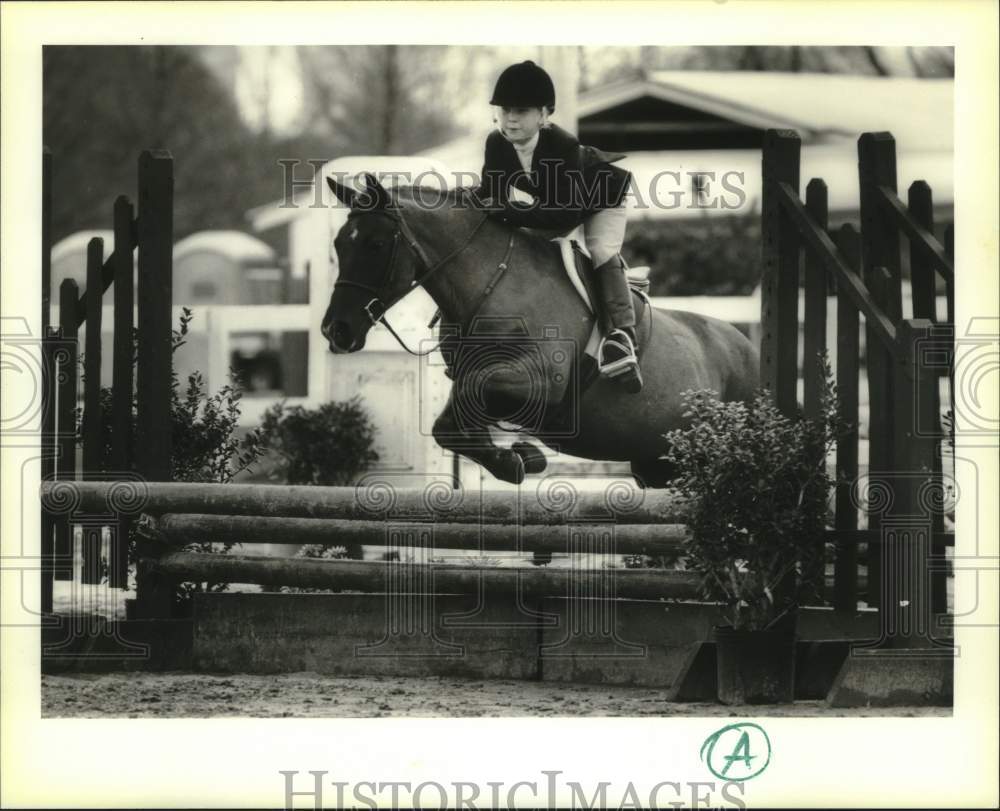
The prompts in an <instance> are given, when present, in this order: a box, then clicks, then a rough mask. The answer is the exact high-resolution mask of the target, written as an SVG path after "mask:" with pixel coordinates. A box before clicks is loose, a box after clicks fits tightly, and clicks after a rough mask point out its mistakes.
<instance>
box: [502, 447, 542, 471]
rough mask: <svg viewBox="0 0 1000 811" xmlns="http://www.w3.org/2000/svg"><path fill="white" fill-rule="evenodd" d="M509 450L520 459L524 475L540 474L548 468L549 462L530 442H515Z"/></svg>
mask: <svg viewBox="0 0 1000 811" xmlns="http://www.w3.org/2000/svg"><path fill="white" fill-rule="evenodd" d="M510 449H511V450H512V451H514V452H515V453H516V454H517V455H518V456H520V457H521V461H522V462H523V463H524V472H525V473H541V472H542V471H543V470H545V468H546V467H548V464H549V460H548V459H546V458H545V454H544V453H542V452H541V451H540V450H538V448H536V447H535V446H534V445H532V444H531V443H530V442H515V443H514V444H513V445H511V446H510Z"/></svg>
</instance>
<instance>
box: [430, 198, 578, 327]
mask: <svg viewBox="0 0 1000 811" xmlns="http://www.w3.org/2000/svg"><path fill="white" fill-rule="evenodd" d="M469 214H470V216H467V217H462V216H459V215H455V214H453V215H451V217H448V218H445V217H444V216H442V215H435V214H433V213H431V212H420V213H419V214H418V216H417V217H413V218H411V221H412V225H411V227H413V229H414V232H415V236H417V238H418V240H419V241H420V244H421V246H423V247H424V248H425V250H426V251H427V253H428V254H429V256H430V259H431V261H432V262H435V261H439V260H440V259H441V258H442V257H445V256H449V255H451V254H452V253H453V252H455V251H457V250H458V249H459V248H460V247H462V245H463V242H464V241H465V240H466V239H468V237H469V235H470V234H471V233H472V231H473V229H475V227H476V225H477V223H478V222H479V220H478V217H479V216H480V215H478V214H476V213H473V212H471V211H470V212H469ZM513 238H514V244H513V250H512V252H511V253H510V255H509V256H508V248H509V246H510V240H511V232H510V229H509V228H508V227H505V226H502V225H500V224H499V223H496V222H493V221H488V222H485V223H483V224H482V226H481V227H480V229H479V230H478V231H477V232H476V234H475V236H474V237H473V238H472V241H471V242H469V244H468V245H465V247H464V248H463V249H462V250H461V251H460V252H459V253H458V254H457V255H455V256H454V258H453V259H451V260H450V261H449V262H447V264H445V265H444V266H443V267H441V268H438V269H436V270H434V272H433V273H431V274H430V275H429V276H428V277H427V278H426V279H425V280H424V281H423V283H422V284H423V287H424V289H425V290H426V291H427V293H428V294H429V295H430V296H431V298H433V299H434V302H435V304H437V306H438V307H439V308H440V310H441V313H442V316H443V319H444V321H445V322H446V323H453V324H461V325H464V326H466V327H468V326H469V325H471V322H472V320H473V318H474V317H475V316H476V315H477V314H478V313H479V311H480V308H481V307H483V305H484V304H486V301H487V300H486V299H484V294H485V293H486V290H487V287H488V286H489V285H490V284H491V283H492V282H495V281H496V279H497V275H498V270H499V266H500V263H501V262H507V263H508V265H509V267H508V270H507V271H505V273H504V278H502V279H501V280H500V282H499V287H501V288H504V290H503V291H502V292H500V295H501V296H502V298H503V300H504V302H505V304H507V305H508V306H509V307H510V308H511V310H512V311H514V310H518V312H511V313H510V314H511V315H517V316H523V317H526V318H528V317H529V316H530V315H531V314H532V313H535V314H537V313H538V312H539V311H544V312H546V313H547V316H546V317H547V318H551V315H552V313H553V312H554V310H553V305H554V304H555V303H556V302H555V301H554V300H553V297H555V298H556V299H559V300H562V301H564V302H568V303H569V307H570V308H571V310H572V309H573V307H574V304H575V305H578V306H579V309H580V311H581V314H584V313H585V310H586V308H585V306H584V305H583V303H582V302H581V301H579V300H578V297H577V296H576V293H575V290H574V289H573V286H572V284H571V283H570V281H569V279H567V278H566V274H565V273H564V272H563V271H562V268H561V260H560V259H559V258H558V254H557V252H556V251H553V250H551V249H550V246H549V245H548V244H547V243H546V242H543V241H541V240H538V239H536V238H532V237H529V236H528V235H526V234H524V233H523V232H520V231H515V233H514V235H513ZM515 275H516V276H518V277H519V278H518V279H517V281H516V282H515V281H513V280H512V278H511V277H512V276H515ZM510 285H515V287H514V290H513V292H514V295H513V296H511V292H512V290H511V288H510V287H509V286H510ZM541 291H545V292H544V293H542V292H541ZM496 296H497V294H496V293H491V294H490V296H489V297H490V298H491V299H493V298H495V297H496ZM540 296H541V297H543V298H544V300H543V301H540V300H539V298H540ZM518 299H521V304H523V306H521V307H519V306H518Z"/></svg>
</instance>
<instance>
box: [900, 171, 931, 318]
mask: <svg viewBox="0 0 1000 811" xmlns="http://www.w3.org/2000/svg"><path fill="white" fill-rule="evenodd" d="M907 200H908V203H909V213H910V217H912V218H913V219H914V220H915V221H916V222H917V223H918V224H919V225H920V227H921V228H923V229H926V230H929V231H931V232H933V230H934V203H933V200H932V198H931V188H930V186H928V185H927V184H926V183H924V181H922V180H918V181H916V182H914V183H912V184H911V185H910V189H909V192H908V194H907ZM910 285H911V287H912V290H913V317H914V318H927V319H929V320H930V321H934V322H936V321H937V320H938V319H937V313H936V312H935V303H936V301H937V291H936V287H937V286H936V284H935V275H934V267H933V266H932V265H931V264H930V263H929V262H928V261H927V257H926V256H925V255H924V254H923V253H922V252H921V251H920V250H918V248H917V242H916V240H914V238H913V237H911V238H910Z"/></svg>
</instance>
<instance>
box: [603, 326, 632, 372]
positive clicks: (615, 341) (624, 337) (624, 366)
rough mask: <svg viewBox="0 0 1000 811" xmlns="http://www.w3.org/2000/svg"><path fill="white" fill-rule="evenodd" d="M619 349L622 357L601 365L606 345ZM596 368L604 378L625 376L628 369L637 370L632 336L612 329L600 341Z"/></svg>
mask: <svg viewBox="0 0 1000 811" xmlns="http://www.w3.org/2000/svg"><path fill="white" fill-rule="evenodd" d="M609 342H610V343H611V344H612V345H616V346H618V347H621V350H622V352H624V353H625V354H624V357H621V358H619V359H618V360H613V361H610V362H609V363H603V362H602V361H603V359H604V349H605V347H606V346H607V345H608V343H609ZM597 358H598V366H597V370H598V372H600V374H601V375H603V376H605V377H618V376H620V375H623V374H625V373H626V372H628V371H629V370H630V369H633V368H638V366H639V359H638V358H637V357H636V354H635V344H633V343H632V336H630V335H629V334H628V333H627V332H625V330H621V329H614V330H612V331H611V332H610V333H609V334H608V335H607V336H606V337H605V338H604V339H603V340H602V341H601V344H600V346H599V347H598V350H597Z"/></svg>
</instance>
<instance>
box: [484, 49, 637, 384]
mask: <svg viewBox="0 0 1000 811" xmlns="http://www.w3.org/2000/svg"><path fill="white" fill-rule="evenodd" d="M490 104H491V105H493V106H494V109H495V121H496V123H497V129H496V130H495V131H493V132H491V133H490V135H489V137H488V138H487V139H486V157H485V162H484V165H483V173H482V186H481V187H480V192H481V193H484V194H486V195H488V196H489V197H490V198H491V199H492V201H493V202H494V204H495V205H496V207H497V213H496V216H498V217H500V218H501V219H503V220H504V221H505V222H507V223H509V224H510V225H515V226H521V227H526V228H533V229H541V230H544V231H547V232H549V233H551V234H559V235H564V234H566V233H568V232H569V231H571V230H572V229H573V228H575V227H576V226H577V225H579V224H581V223H582V224H583V229H584V241H585V243H586V246H587V250H588V251H589V252H590V257H591V259H592V260H593V264H594V274H593V278H594V280H595V287H596V292H597V297H598V298H599V301H595V302H594V303H595V306H596V307H597V308H598V310H599V316H600V319H601V326H602V332H603V333H604V339H603V340H602V341H601V346H600V350H599V351H598V365H599V368H600V371H601V374H603V375H605V376H608V377H611V378H612V379H614V380H615V381H617V382H619V383H620V384H621V385H622V386H624V388H625V390H626V391H628V392H631V393H636V392H638V391H640V390H641V389H642V375H641V373H640V372H639V362H638V359H637V358H636V333H635V324H636V320H635V311H634V309H633V307H632V294H631V291H630V289H629V285H628V280H627V279H626V276H625V262H624V260H623V259H622V256H621V249H622V243H623V242H624V241H625V223H626V209H625V196H626V193H627V192H628V186H629V182H630V178H631V176H630V175H629V173H628V172H627V171H625V170H624V169H621V168H619V167H617V166H612V165H611V164H612V162H614V161H617V160H620V159H621V158H623V157H624V155H618V154H609V153H606V152H602V151H601V150H599V149H596V148H594V147H589V146H581V145H580V142H579V141H578V140H577V139H576V137H575V136H574V135H572V134H571V133H569V132H567V131H566V130H564V129H562V128H561V127H559V126H557V125H555V124H553V123H552V122H550V121H549V120H548V117H549V116H550V115H551V114H552V113H553V112H555V106H556V92H555V87H554V85H553V84H552V79H551V78H550V77H549V74H548V73H546V72H545V70H544V69H542V68H541V67H539V66H538V65H536V64H535V63H534V62H531V61H527V62H521V63H519V64H516V65H511V66H510V67H508V68H507V69H506V70H504V71H503V73H501V74H500V78H499V79H498V80H497V83H496V87H495V89H494V90H493V96H492V98H491V99H490ZM512 187H513V188H516V189H519V190H520V191H521V192H525V193H527V194H528V195H530V196H531V197H532V198H534V199H533V200H532V202H530V203H529V202H523V201H519V200H515V199H511V198H512V195H511V188H512Z"/></svg>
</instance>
